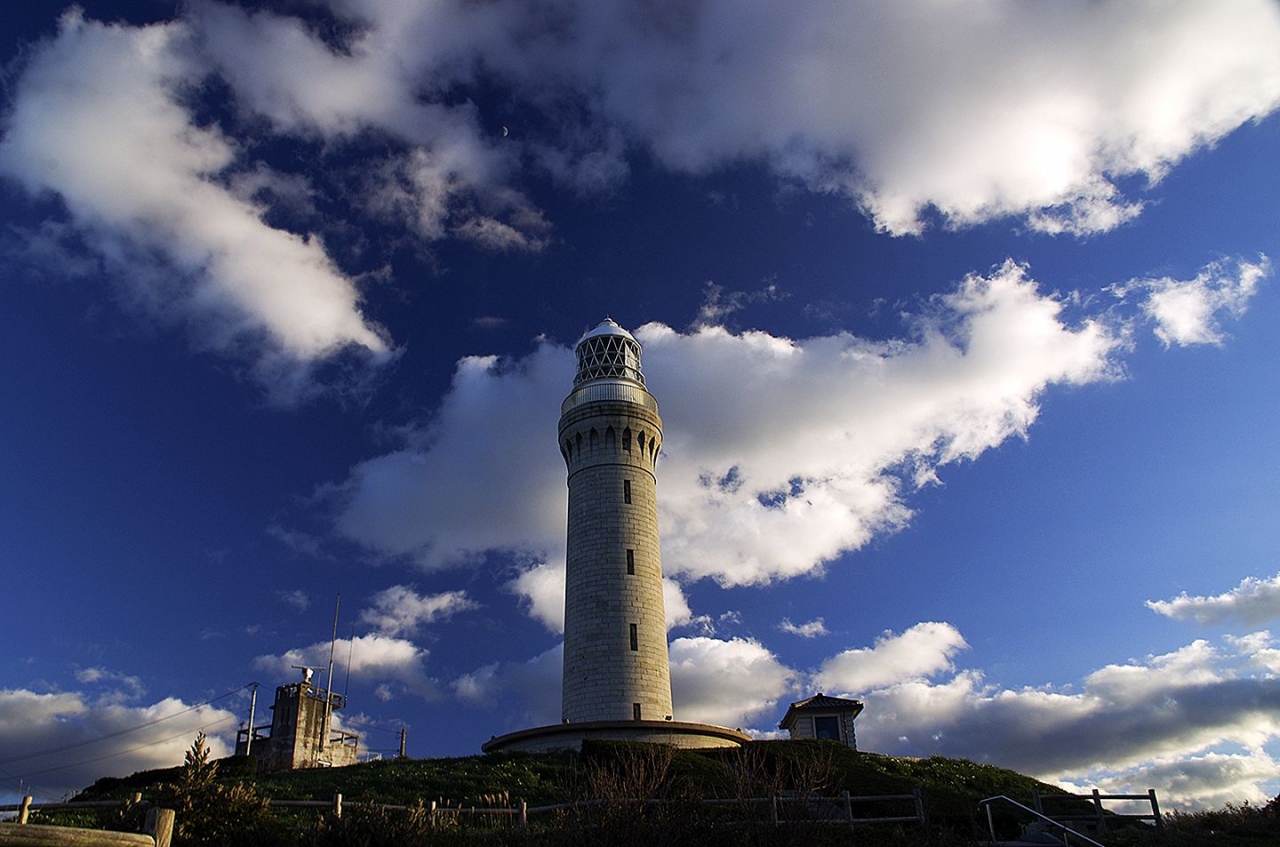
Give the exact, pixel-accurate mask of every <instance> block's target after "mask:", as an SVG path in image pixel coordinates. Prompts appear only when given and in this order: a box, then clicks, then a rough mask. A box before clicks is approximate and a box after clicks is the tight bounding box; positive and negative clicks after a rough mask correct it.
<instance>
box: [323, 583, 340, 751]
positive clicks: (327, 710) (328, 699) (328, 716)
mask: <svg viewBox="0 0 1280 847" xmlns="http://www.w3.org/2000/svg"><path fill="white" fill-rule="evenodd" d="M341 603H342V592H338V595H337V596H336V597H334V598H333V638H332V639H330V641H329V675H328V677H327V679H326V680H325V684H324V687H325V692H324V726H323V728H322V729H321V730H320V749H321V750H324V748H325V745H326V744H327V743H328V741H329V721H330V720H332V718H333V649H334V647H335V646H337V644H338V607H339V606H340V604H341Z"/></svg>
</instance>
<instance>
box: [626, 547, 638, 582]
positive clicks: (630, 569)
mask: <svg viewBox="0 0 1280 847" xmlns="http://www.w3.org/2000/svg"><path fill="white" fill-rule="evenodd" d="M635 572H636V551H635V550H628V551H627V573H628V574H630V575H632V576H635Z"/></svg>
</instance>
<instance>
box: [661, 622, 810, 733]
mask: <svg viewBox="0 0 1280 847" xmlns="http://www.w3.org/2000/svg"><path fill="white" fill-rule="evenodd" d="M670 652H671V699H672V708H673V709H674V711H675V718H676V720H681V721H696V722H702V723H711V724H717V725H720V726H735V727H740V726H746V725H747V724H750V723H752V722H753V721H756V720H758V719H761V718H763V719H765V720H766V721H768V720H770V718H771V716H772V714H773V712H775V711H777V706H778V701H779V700H780V699H781V698H782V697H783V696H784V695H785V694H786V693H787V692H788V691H790V689H791V687H792V684H793V682H794V678H795V673H794V671H792V670H791V669H789V668H787V667H786V666H785V665H783V664H782V663H781V662H780V661H778V657H777V656H775V655H774V654H773V653H771V652H770V651H769V650H768V649H767V648H766V647H765V646H764V645H762V644H761V643H760V642H758V641H756V640H754V639H750V638H734V639H730V640H728V641H721V640H718V639H715V638H706V637H701V636H699V637H695V638H677V639H676V640H674V641H672V642H671V648H670Z"/></svg>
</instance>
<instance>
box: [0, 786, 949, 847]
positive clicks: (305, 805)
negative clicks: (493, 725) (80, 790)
mask: <svg viewBox="0 0 1280 847" xmlns="http://www.w3.org/2000/svg"><path fill="white" fill-rule="evenodd" d="M133 802H134V803H140V802H142V795H141V794H135V795H134V798H133ZM666 802H669V801H665V800H640V799H617V800H589V801H580V802H575V803H552V804H550V805H545V806H530V805H529V804H528V803H526V802H524V801H523V800H521V801H520V802H519V803H517V804H516V805H514V806H496V807H483V806H474V805H473V806H466V805H462V804H456V805H455V804H449V803H443V802H439V801H435V800H432V801H431V802H430V803H428V804H423V806H422V808H423V809H424V811H426V813H427V815H428V820H429V821H430V823H431V824H432V825H433V826H434V825H438V824H440V823H442V822H444V821H462V820H463V819H466V818H470V819H471V820H472V821H475V820H477V819H478V818H480V819H483V818H488V819H490V820H494V819H502V818H507V819H509V820H511V822H512V823H514V824H516V825H518V826H520V827H526V826H528V825H529V820H530V818H531V817H533V816H537V815H548V814H554V813H557V812H569V811H589V810H591V809H592V808H595V807H600V806H608V805H619V804H622V805H645V806H657V805H661V804H663V803H666ZM699 802H700V803H701V804H703V805H704V806H709V807H734V806H736V807H738V808H739V809H742V808H750V809H756V808H763V809H764V811H765V813H767V816H768V820H769V822H770V823H771V824H772V825H774V826H783V825H786V824H793V823H800V822H805V823H838V824H846V825H855V824H877V823H916V824H923V823H924V821H925V816H924V800H923V797H922V795H921V792H920V789H918V788H917V789H915V791H913V792H912V793H910V794H881V795H874V796H865V797H860V796H854V795H851V794H850V793H849V792H848V791H845V792H844V793H843V794H840V795H837V796H834V797H824V796H816V795H808V794H792V793H780V794H775V795H773V796H770V797H746V798H739V799H727V800H722V799H704V800H701V801H699ZM121 803H122V801H118V800H103V801H90V802H80V803H39V804H36V803H32V802H31V798H30V797H26V798H24V799H23V802H22V803H21V804H19V805H8V806H0V813H3V812H16V813H17V814H16V821H15V822H14V823H8V824H0V847H3V845H10V844H15V845H16V844H33V845H34V844H47V845H57V846H58V847H79V846H80V845H84V847H90V845H93V846H94V847H107V845H115V844H119V845H145V847H169V841H170V839H171V838H172V831H173V812H172V811H170V810H168V809H151V810H150V811H149V812H148V816H147V826H148V833H149V834H147V835H130V834H128V833H119V832H105V831H101V830H86V829H75V828H71V827H51V826H41V825H36V824H29V823H28V820H29V817H30V814H31V813H32V812H44V811H59V810H74V809H95V808H98V809H101V808H111V807H114V806H119V805H121ZM267 803H268V805H270V806H271V807H272V808H281V809H289V808H293V809H323V810H326V811H328V812H329V813H330V814H332V815H333V816H334V817H338V818H340V817H342V810H343V807H344V803H343V799H342V795H341V794H334V795H333V798H332V799H330V800H277V799H270V800H268V801H267ZM870 803H875V804H881V805H882V806H883V805H884V804H890V805H892V804H898V805H901V806H902V812H903V813H902V814H894V815H883V814H881V815H873V816H858V815H855V814H854V809H855V807H857V806H862V805H863V804H870ZM345 805H346V806H348V807H350V806H360V807H365V808H369V807H373V808H379V809H384V810H390V811H408V810H410V809H413V808H416V807H415V806H404V805H392V804H386V803H368V802H364V801H359V802H348V803H346V804H345ZM18 830H24V831H25V832H26V833H27V836H26V837H27V838H28V840H11V839H17V838H18V837H19V836H18V835H14V834H13V833H15V832H17V831H18ZM47 830H48V831H51V830H59V831H63V832H64V840H44V841H42V840H30V838H34V837H35V836H36V835H37V832H38V831H39V832H43V831H47ZM65 833H70V834H71V835H65ZM76 833H86V834H87V835H85V836H84V839H82V840H74V839H73V838H72V835H74V834H76ZM99 836H101V838H100V839H99V840H93V839H95V838H99ZM66 839H72V840H66ZM85 839H88V840H85ZM112 839H114V840H112ZM131 839H132V840H131Z"/></svg>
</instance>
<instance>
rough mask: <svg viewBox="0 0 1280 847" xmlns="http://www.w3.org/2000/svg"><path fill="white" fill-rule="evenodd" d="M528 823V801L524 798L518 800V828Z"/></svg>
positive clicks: (522, 827)
mask: <svg viewBox="0 0 1280 847" xmlns="http://www.w3.org/2000/svg"><path fill="white" fill-rule="evenodd" d="M528 825H529V803H528V802H527V801H525V800H521V801H520V828H521V829H524V828H525V827H527V826H528Z"/></svg>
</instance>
